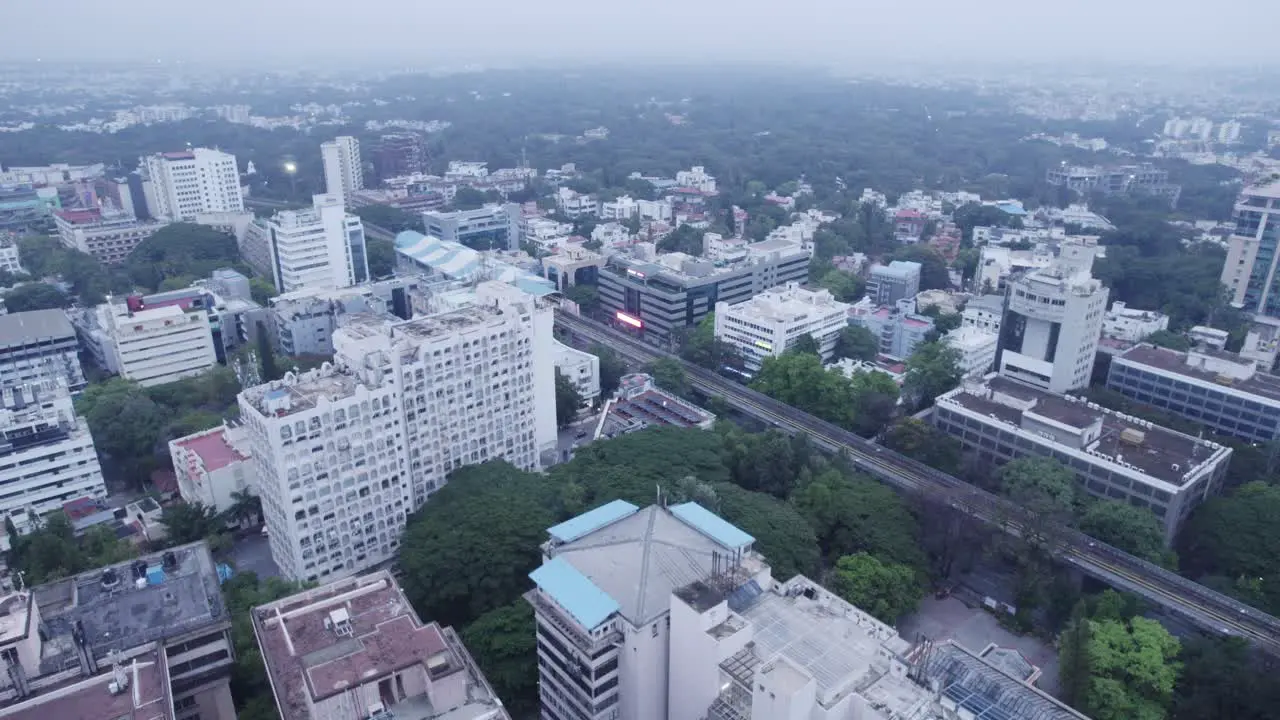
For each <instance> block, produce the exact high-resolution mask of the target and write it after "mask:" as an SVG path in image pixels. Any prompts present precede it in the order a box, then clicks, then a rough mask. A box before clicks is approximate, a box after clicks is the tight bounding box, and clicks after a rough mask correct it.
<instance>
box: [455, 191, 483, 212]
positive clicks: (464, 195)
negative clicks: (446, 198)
mask: <svg viewBox="0 0 1280 720" xmlns="http://www.w3.org/2000/svg"><path fill="white" fill-rule="evenodd" d="M488 200H489V198H487V197H485V194H484V193H483V192H481V191H480V190H476V189H475V188H473V187H468V186H466V185H463V186H461V187H459V188H458V192H457V193H456V194H455V195H454V196H453V209H454V210H477V209H479V208H481V207H484V204H485V203H486V202H488Z"/></svg>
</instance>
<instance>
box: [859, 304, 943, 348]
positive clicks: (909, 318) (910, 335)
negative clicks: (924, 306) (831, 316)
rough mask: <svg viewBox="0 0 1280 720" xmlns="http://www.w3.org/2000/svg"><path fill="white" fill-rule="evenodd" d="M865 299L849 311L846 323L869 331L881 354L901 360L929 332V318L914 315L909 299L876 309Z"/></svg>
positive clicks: (931, 319)
mask: <svg viewBox="0 0 1280 720" xmlns="http://www.w3.org/2000/svg"><path fill="white" fill-rule="evenodd" d="M867 300H868V298H863V299H862V300H861V301H860V302H858V303H857V304H856V305H853V306H852V307H850V308H849V312H848V322H849V324H850V325H860V326H862V327H864V328H866V329H867V330H870V331H871V334H872V335H874V336H875V337H876V339H877V340H879V342H880V354H881V355H885V356H887V357H889V358H893V359H896V360H905V359H907V358H909V357H911V353H913V352H915V350H916V346H917V345H919V344H920V343H923V342H925V340H926V338H927V336H928V335H929V333H930V332H931V331H932V330H933V318H931V317H929V316H928V315H921V314H920V313H918V312H916V310H915V301H914V300H912V299H910V298H908V299H906V300H899V301H898V302H897V303H896V304H895V305H892V306H889V305H882V306H879V307H877V306H875V305H873V304H871V303H869V302H867Z"/></svg>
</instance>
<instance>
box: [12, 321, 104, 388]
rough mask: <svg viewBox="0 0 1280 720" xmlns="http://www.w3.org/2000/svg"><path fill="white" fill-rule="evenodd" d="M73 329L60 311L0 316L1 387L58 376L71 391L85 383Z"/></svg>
mask: <svg viewBox="0 0 1280 720" xmlns="http://www.w3.org/2000/svg"><path fill="white" fill-rule="evenodd" d="M79 353H80V344H79V342H78V341H77V339H76V331H75V328H74V327H72V325H71V322H70V321H69V320H67V316H66V314H64V313H63V312H62V311H61V310H54V309H49V310H31V311H29V312H20V313H10V314H8V315H0V388H3V387H16V386H18V385H25V384H27V383H32V382H40V381H42V380H51V379H61V380H62V381H63V383H64V384H65V385H66V386H67V389H69V390H70V391H71V392H73V393H74V392H79V391H80V390H82V389H83V388H84V386H85V385H87V384H88V381H87V380H85V377H84V368H83V367H81V365H80V354H79Z"/></svg>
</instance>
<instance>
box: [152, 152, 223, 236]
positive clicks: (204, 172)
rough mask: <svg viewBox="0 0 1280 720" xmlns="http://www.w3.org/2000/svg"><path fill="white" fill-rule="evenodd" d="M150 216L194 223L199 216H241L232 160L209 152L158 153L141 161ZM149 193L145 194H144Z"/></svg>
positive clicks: (220, 154)
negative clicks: (146, 185)
mask: <svg viewBox="0 0 1280 720" xmlns="http://www.w3.org/2000/svg"><path fill="white" fill-rule="evenodd" d="M142 163H143V167H144V168H145V169H146V172H147V181H148V182H149V183H150V186H149V187H146V188H144V194H145V195H146V198H147V208H148V210H150V212H151V215H152V216H154V217H157V218H162V219H166V220H187V221H191V220H195V219H196V216H197V215H200V214H202V213H223V212H244V197H243V196H242V195H241V193H240V171H239V170H238V169H237V167H236V156H235V155H232V154H230V153H224V152H221V151H219V150H210V149H209V148H195V149H192V150H183V151H181V152H168V153H159V154H156V155H148V156H147V157H144V158H143V159H142ZM146 190H149V192H146Z"/></svg>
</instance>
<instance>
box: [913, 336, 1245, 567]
mask: <svg viewBox="0 0 1280 720" xmlns="http://www.w3.org/2000/svg"><path fill="white" fill-rule="evenodd" d="M1138 347H1139V348H1144V347H1148V346H1144V345H1140V346H1138ZM1121 357H1123V356H1121ZM1112 372H1113V373H1114V366H1113V371H1112ZM933 422H934V424H935V425H937V427H938V428H939V429H941V430H943V431H944V432H947V433H949V434H951V435H953V436H955V437H956V438H957V439H959V440H960V441H961V442H962V443H963V444H964V445H965V446H966V448H967V449H970V450H972V451H974V452H975V453H977V454H978V455H979V456H980V457H981V458H982V459H983V460H985V461H989V462H993V463H996V464H1003V463H1005V462H1008V461H1010V460H1016V459H1018V458H1020V457H1026V456H1044V457H1053V458H1056V459H1058V460H1060V461H1062V462H1063V464H1065V465H1068V466H1069V467H1070V468H1071V469H1072V470H1073V471H1074V472H1075V473H1076V474H1077V475H1079V476H1080V479H1081V483H1080V487H1081V489H1083V490H1085V491H1087V492H1088V493H1089V494H1091V495H1094V496H1096V497H1102V498H1114V499H1117V500H1122V501H1124V502H1128V503H1130V504H1133V505H1136V506H1138V507H1142V508H1150V509H1151V511H1152V512H1153V513H1155V516H1156V518H1158V519H1159V520H1160V524H1161V526H1162V527H1163V529H1164V537H1165V542H1166V543H1167V542H1169V541H1171V540H1172V539H1173V537H1174V535H1175V534H1176V533H1177V531H1178V528H1179V527H1180V526H1181V524H1182V522H1183V521H1184V520H1185V519H1186V517H1187V515H1189V514H1190V512H1191V511H1192V510H1193V509H1194V508H1195V507H1196V506H1197V505H1199V504H1200V503H1202V502H1204V501H1205V500H1206V499H1208V498H1210V497H1212V496H1213V495H1214V494H1215V493H1216V492H1217V491H1218V490H1219V489H1220V487H1221V484H1222V479H1223V477H1224V476H1225V475H1226V471H1227V463H1228V461H1229V460H1230V458H1231V449H1230V448H1227V447H1223V446H1222V445H1219V444H1218V443H1215V442H1212V441H1209V440H1203V439H1200V438H1195V437H1191V436H1189V435H1184V434H1182V433H1178V432H1174V431H1172V430H1168V429H1165V428H1163V427H1160V426H1158V425H1154V424H1152V423H1149V422H1147V421H1145V420H1139V419H1138V418H1134V417H1131V416H1129V415H1124V414H1122V413H1118V412H1114V411H1111V410H1108V409H1106V408H1103V407H1100V406H1098V405H1095V404H1093V403H1090V402H1087V401H1086V400H1084V399H1083V398H1074V397H1070V396H1062V395H1058V394H1055V393H1051V392H1046V391H1044V390H1040V389H1038V388H1034V387H1031V386H1029V385H1025V384H1023V383H1019V382H1015V381H1012V380H1010V379H1008V378H1005V377H1001V376H999V375H996V374H991V375H989V376H987V378H985V380H979V381H976V382H966V383H963V384H962V385H961V387H959V388H956V389H955V390H952V391H950V392H948V393H946V394H945V395H941V396H939V397H938V398H937V400H936V402H935V404H934V412H933Z"/></svg>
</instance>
